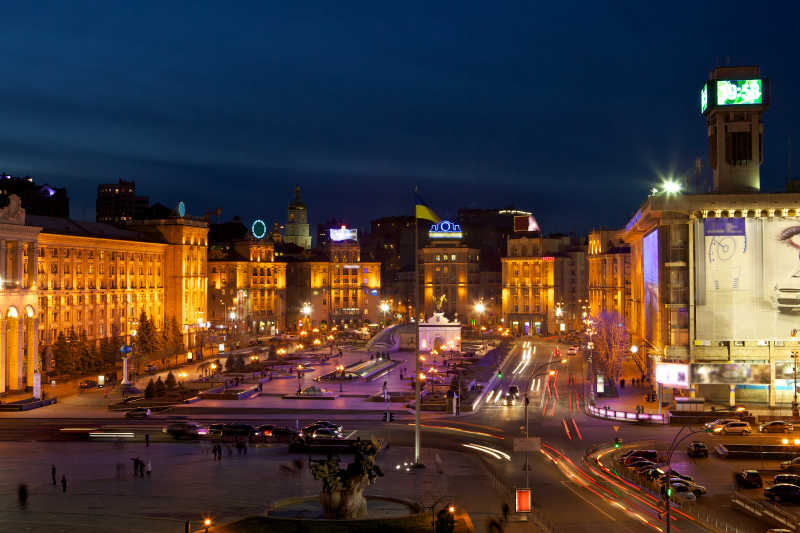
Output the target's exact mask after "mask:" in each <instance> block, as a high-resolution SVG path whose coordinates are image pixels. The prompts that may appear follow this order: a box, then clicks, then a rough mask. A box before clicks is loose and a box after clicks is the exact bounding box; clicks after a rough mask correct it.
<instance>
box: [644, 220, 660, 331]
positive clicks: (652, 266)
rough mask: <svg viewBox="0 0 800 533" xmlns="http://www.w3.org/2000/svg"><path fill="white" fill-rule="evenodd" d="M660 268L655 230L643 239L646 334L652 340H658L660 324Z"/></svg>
mask: <svg viewBox="0 0 800 533" xmlns="http://www.w3.org/2000/svg"><path fill="white" fill-rule="evenodd" d="M658 266H659V265H658V230H653V231H651V232H650V233H648V234H647V235H645V237H644V239H642V275H643V278H644V319H645V332H646V335H647V338H648V339H650V340H656V339H655V334H656V327H655V326H656V324H658V306H659V303H658V278H659V274H658Z"/></svg>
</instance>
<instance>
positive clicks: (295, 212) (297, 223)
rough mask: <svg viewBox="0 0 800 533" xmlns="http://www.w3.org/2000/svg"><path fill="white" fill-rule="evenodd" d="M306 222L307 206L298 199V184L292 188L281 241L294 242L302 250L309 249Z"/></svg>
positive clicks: (308, 230)
mask: <svg viewBox="0 0 800 533" xmlns="http://www.w3.org/2000/svg"><path fill="white" fill-rule="evenodd" d="M309 228H310V226H309V224H308V208H306V204H304V203H303V202H302V201H301V200H300V186H299V185H298V186H296V187H295V188H294V201H292V203H290V204H289V211H288V214H287V222H286V229H285V233H284V236H283V242H286V243H292V244H296V245H297V246H299V247H301V248H303V249H304V250H310V249H311V231H310V229H309Z"/></svg>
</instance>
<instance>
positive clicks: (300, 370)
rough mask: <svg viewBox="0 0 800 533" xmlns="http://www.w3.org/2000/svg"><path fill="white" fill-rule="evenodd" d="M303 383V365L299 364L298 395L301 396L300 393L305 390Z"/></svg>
mask: <svg viewBox="0 0 800 533" xmlns="http://www.w3.org/2000/svg"><path fill="white" fill-rule="evenodd" d="M302 384H303V365H297V395H298V396H300V393H301V392H303V389H302V386H303V385H302Z"/></svg>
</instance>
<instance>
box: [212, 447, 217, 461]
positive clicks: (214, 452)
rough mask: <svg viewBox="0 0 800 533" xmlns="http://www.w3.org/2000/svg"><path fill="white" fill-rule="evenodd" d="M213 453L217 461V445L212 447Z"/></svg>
mask: <svg viewBox="0 0 800 533" xmlns="http://www.w3.org/2000/svg"><path fill="white" fill-rule="evenodd" d="M211 453H213V454H214V461H216V460H217V445H216V444H215V445H213V446H212V447H211Z"/></svg>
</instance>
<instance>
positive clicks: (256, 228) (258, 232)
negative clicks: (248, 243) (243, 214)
mask: <svg viewBox="0 0 800 533" xmlns="http://www.w3.org/2000/svg"><path fill="white" fill-rule="evenodd" d="M250 233H252V234H253V237H255V238H256V239H263V238H264V235H266V234H267V224H266V223H265V222H264V221H263V220H261V219H258V220H255V221H254V222H253V225H252V226H250Z"/></svg>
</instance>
